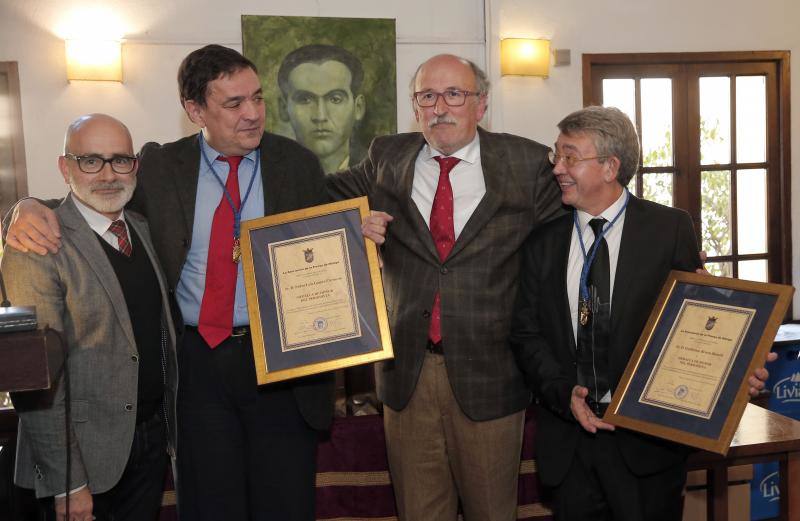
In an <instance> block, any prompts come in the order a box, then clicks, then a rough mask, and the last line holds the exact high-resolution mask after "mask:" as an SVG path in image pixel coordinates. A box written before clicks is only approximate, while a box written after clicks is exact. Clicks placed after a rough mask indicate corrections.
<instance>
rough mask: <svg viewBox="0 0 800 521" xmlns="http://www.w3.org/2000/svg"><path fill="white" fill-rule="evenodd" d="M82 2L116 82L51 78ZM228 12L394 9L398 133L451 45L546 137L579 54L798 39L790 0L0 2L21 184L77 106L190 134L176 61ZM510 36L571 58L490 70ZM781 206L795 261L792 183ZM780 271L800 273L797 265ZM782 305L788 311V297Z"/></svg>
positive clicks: (522, 129)
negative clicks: (104, 43) (107, 48)
mask: <svg viewBox="0 0 800 521" xmlns="http://www.w3.org/2000/svg"><path fill="white" fill-rule="evenodd" d="M86 6H106V8H108V9H113V11H114V12H115V13H116V14H117V15H118V16H119V18H120V19H121V20H122V26H123V27H122V31H123V33H124V36H125V38H126V39H127V44H126V45H125V47H124V55H123V59H124V76H125V83H123V84H114V83H87V82H75V83H72V84H68V83H67V81H66V79H65V78H66V73H65V64H64V49H63V37H64V30H63V29H62V26H63V24H64V21H65V20H67V19H68V18H69V17H70V16H71V15H72V14H73V13H74V12H75V11H76V10H79V9H80V8H83V7H86ZM421 13H424V14H421ZM687 13H691V14H687ZM242 14H263V15H287V16H291V15H297V16H343V17H381V18H395V19H396V20H397V37H398V47H397V64H398V72H397V81H398V100H400V103H399V107H398V129H399V130H400V131H407V130H411V129H413V128H414V121H413V116H412V113H411V111H410V108H409V105H408V104H407V103H405V102H404V100H406V99H407V91H406V85H407V82H408V80H409V78H410V76H411V74H412V73H413V71H414V69H415V68H416V66H417V65H418V64H419V63H420V62H421V61H422V60H424V59H425V58H427V57H428V56H431V55H433V54H437V53H439V52H453V53H456V54H461V55H463V56H466V57H469V58H471V59H473V60H475V61H476V62H477V63H478V64H480V65H484V66H487V70H488V72H489V74H490V77H491V79H492V82H493V85H494V87H493V93H492V97H491V101H490V112H489V122H488V126H489V127H490V128H492V129H493V130H498V131H505V132H511V133H515V134H520V135H524V136H528V137H531V138H533V139H536V140H539V141H542V142H544V143H552V142H553V140H554V137H555V135H556V131H555V124H556V123H557V122H558V121H559V119H560V118H561V117H562V116H563V115H565V114H566V113H568V112H570V111H572V110H575V109H576V108H578V107H580V106H581V103H582V94H581V54H582V53H600V52H666V51H672V52H674V51H725V50H787V49H788V50H795V51H798V50H800V31H797V24H798V22H799V21H800V3H797V2H796V1H794V0H770V1H768V2H752V1H751V0H704V1H698V0H660V1H656V0H605V1H603V2H587V1H585V0H560V1H558V2H553V1H552V0H548V1H543V0H485V2H483V1H482V0H439V1H435V2H434V1H431V0H405V1H391V0H271V1H265V0H228V1H225V2H221V1H219V0H115V1H114V2H102V1H100V0H0V60H3V61H5V60H14V61H17V62H19V67H20V83H21V88H22V110H23V118H24V120H23V125H24V131H25V149H26V162H27V167H28V186H29V190H30V193H31V194H32V195H37V196H55V195H61V194H63V193H64V192H65V187H64V186H63V183H62V182H61V181H60V177H58V176H57V173H56V169H55V160H56V157H57V156H58V154H59V152H60V147H61V140H62V135H63V131H64V128H65V126H66V125H67V124H68V123H69V122H70V121H71V120H72V119H74V118H75V117H76V116H78V115H80V114H83V113H86V112H109V113H111V114H114V115H116V116H117V117H119V118H120V119H122V120H123V121H125V122H126V123H128V125H129V126H130V128H131V130H132V132H133V135H134V140H135V142H136V144H137V145H139V144H142V143H144V142H145V141H149V140H156V141H170V140H174V139H176V138H178V137H180V136H183V135H186V134H188V133H190V132H193V131H194V129H193V128H192V126H191V124H190V123H189V122H188V121H187V120H186V118H185V117H184V115H183V112H182V110H181V108H180V105H179V103H178V98H177V92H176V91H177V89H176V86H175V73H176V70H177V67H178V64H179V63H180V61H181V59H182V58H183V57H184V56H185V55H186V54H187V53H188V52H190V51H191V50H193V49H196V48H197V47H200V46H202V45H204V44H206V43H221V44H224V45H229V46H231V47H233V48H236V49H239V50H241V29H240V15H242ZM484 24H485V25H486V27H487V31H488V38H487V39H486V41H488V46H487V45H485V44H484V41H485V39H484ZM510 36H531V37H548V38H551V39H552V43H553V47H554V48H560V49H571V50H572V65H570V66H567V67H553V68H552V69H551V75H550V78H548V79H540V78H516V77H507V78H501V77H500V73H499V63H498V61H499V60H498V57H499V40H500V38H501V37H510ZM487 56H488V65H487V60H486V57H487ZM791 82H792V84H793V85H794V89H793V93H792V105H793V106H794V107H800V67H796V66H795V67H793V68H792V78H791ZM791 130H792V142H791V145H792V146H791V151H792V156H793V157H795V158H800V110H798V109H795V110H794V112H793V113H792V117H791ZM792 207H793V212H792V214H793V233H792V236H793V241H792V242H793V259H798V258H800V222H798V219H797V218H796V216H797V215H798V212H799V211H800V183H798V182H794V183H793V187H792ZM793 278H794V280H800V269H799V268H798V263H797V262H794V263H793ZM795 315H796V316H798V317H800V296H798V297H796V299H795Z"/></svg>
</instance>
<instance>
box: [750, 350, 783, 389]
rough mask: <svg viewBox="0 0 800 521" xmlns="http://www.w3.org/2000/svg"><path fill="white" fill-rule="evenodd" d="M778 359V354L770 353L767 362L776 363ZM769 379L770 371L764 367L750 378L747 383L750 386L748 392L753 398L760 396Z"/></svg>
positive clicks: (754, 372) (758, 369)
mask: <svg viewBox="0 0 800 521" xmlns="http://www.w3.org/2000/svg"><path fill="white" fill-rule="evenodd" d="M777 359H778V353H774V352H772V351H770V352H769V353H767V362H774V361H775V360H777ZM768 378H769V371H767V370H766V369H765V368H764V367H759V368H757V369H756V370H755V371H753V374H751V375H750V377H749V378H748V379H747V383H748V384H749V385H750V389H748V392H749V393H750V396H751V397H752V398H755V397H756V396H758V394H759V393H760V392H761V390H762V389H764V386H765V385H766V382H767V379H768Z"/></svg>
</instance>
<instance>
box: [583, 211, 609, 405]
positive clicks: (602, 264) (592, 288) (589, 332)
mask: <svg viewBox="0 0 800 521" xmlns="http://www.w3.org/2000/svg"><path fill="white" fill-rule="evenodd" d="M606 222H607V221H606V220H605V219H603V218H597V219H592V220H591V221H589V226H591V228H592V231H593V232H594V237H595V240H594V243H593V244H592V247H591V248H590V249H589V251H588V252H587V255H586V258H587V259H588V258H590V257H591V256H592V253H593V252H594V250H595V249H597V253H596V254H595V257H594V261H593V262H592V266H591V268H590V270H589V277H588V281H587V285H588V286H589V298H590V304H589V306H590V308H591V310H592V313H591V315H590V318H589V322H588V323H587V324H586V325H585V326H582V325H581V324H580V321H578V339H577V347H578V350H577V353H576V356H577V363H578V384H579V385H583V386H585V387H587V388H588V389H589V397H588V401H589V404H590V405H592V406H593V408H594V409H595V412H598V411H599V407H598V406H597V404H598V403H599V402H600V400H601V399H602V398H603V396H605V394H606V393H607V392H608V391H609V385H608V338H609V326H610V318H611V317H610V315H611V313H610V311H611V302H610V298H609V295H610V287H611V284H610V282H609V281H610V275H609V261H608V244H607V243H606V240H605V238H600V235H601V234H602V233H603V225H604V224H605V223H606Z"/></svg>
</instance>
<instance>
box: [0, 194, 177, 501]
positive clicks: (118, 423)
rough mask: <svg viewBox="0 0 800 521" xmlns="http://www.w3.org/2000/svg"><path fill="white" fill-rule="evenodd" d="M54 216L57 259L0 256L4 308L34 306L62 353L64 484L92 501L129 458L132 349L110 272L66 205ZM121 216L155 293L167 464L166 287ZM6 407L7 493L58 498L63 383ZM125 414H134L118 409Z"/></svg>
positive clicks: (131, 221)
mask: <svg viewBox="0 0 800 521" xmlns="http://www.w3.org/2000/svg"><path fill="white" fill-rule="evenodd" d="M56 215H57V216H58V218H59V220H60V222H61V231H62V244H63V246H62V248H61V250H60V251H59V252H58V253H57V254H55V255H46V256H39V255H36V254H30V253H29V254H25V253H20V252H18V251H16V250H14V249H11V248H9V249H7V250H6V251H5V254H4V256H3V260H2V269H3V272H4V274H5V275H6V281H7V283H8V290H9V296H10V297H11V299H12V300H13V301H15V302H17V303H20V304H23V303H24V304H26V305H31V304H32V305H35V306H36V311H37V315H38V320H39V325H40V327H44V326H49V327H50V328H52V329H55V330H57V331H59V332H61V333H62V335H63V338H64V341H65V342H66V343H67V347H68V349H69V362H68V369H69V375H70V389H71V401H70V402H71V408H72V410H71V413H72V421H71V425H70V427H71V433H72V434H71V436H70V437H71V440H70V441H71V443H70V453H71V458H72V472H71V480H70V483H71V488H74V487H76V486H79V485H80V484H82V483H87V482H88V484H89V488H90V490H91V492H92V493H93V494H96V493H101V492H105V491H107V490H108V489H110V488H111V487H113V486H114V485H115V484H116V483H117V482H118V481H119V478H120V477H121V475H122V471H123V469H124V468H125V465H126V463H127V461H128V456H129V454H130V449H131V443H132V441H133V432H134V427H135V423H136V407H135V404H136V401H137V380H138V362H137V359H136V358H137V357H136V355H137V350H136V343H135V340H134V336H133V329H132V326H131V322H130V317H129V315H128V309H127V305H126V304H125V298H124V296H123V294H122V289H121V288H120V285H119V283H118V282H117V277H116V275H115V273H114V270H113V268H112V267H111V263H110V262H109V261H108V258H107V256H106V253H105V252H104V251H103V247H102V246H101V245H100V243H99V242H98V240H97V237H96V235H95V234H94V232H93V231H92V229H91V228H90V227H89V225H88V224H87V223H86V220H85V219H84V218H83V216H82V215H81V214H80V212H79V211H78V209H77V208H76V207H75V203H74V202H73V201H72V199H71V196H67V198H66V199H64V202H63V203H62V204H61V206H60V207H58V208H57V209H56ZM125 215H126V220H127V222H128V225H129V226H131V227H132V228H133V229H134V230H135V231H136V233H137V234H138V236H139V237H140V238H141V240H142V244H143V246H144V249H145V251H146V252H147V256H148V257H149V258H150V260H151V262H152V264H153V269H154V270H155V273H156V276H157V278H158V282H159V289H160V290H161V295H162V309H163V312H162V317H163V319H162V321H163V323H164V325H165V326H166V327H167V329H168V331H169V335H168V337H169V356H168V357H167V358H168V363H167V381H168V386H167V387H168V389H167V392H166V396H165V400H166V403H167V404H168V409H167V411H168V413H167V415H168V417H169V418H168V419H169V420H170V425H169V434H170V451H171V452H172V453H173V454H174V433H175V426H174V422H173V420H174V418H175V410H174V404H175V401H174V398H175V391H176V385H177V377H176V362H175V335H174V328H173V325H172V320H171V318H170V313H169V304H168V300H167V286H166V282H165V278H164V275H163V274H162V272H161V268H160V267H159V265H158V262H157V260H156V256H155V253H154V251H153V247H152V245H151V243H150V234H149V231H148V227H147V223H146V222H145V221H144V220H143V219H142V218H141V217H139V216H138V215H136V214H133V213H131V212H126V214H125ZM12 399H13V400H14V404H15V406H17V412H18V414H19V418H20V423H19V441H18V446H17V464H16V476H15V481H16V483H17V484H18V485H20V486H22V487H26V488H34V489H35V490H36V495H37V497H46V496H52V495H55V494H60V493H63V492H64V485H65V481H66V476H65V465H66V450H67V447H66V435H65V426H64V386H63V379H59V381H58V384H57V385H56V386H54V388H53V389H51V390H49V391H36V392H34V393H19V394H17V395H16V396H13V397H12ZM128 404H132V405H134V406H133V407H126V405H128ZM128 409H130V410H128Z"/></svg>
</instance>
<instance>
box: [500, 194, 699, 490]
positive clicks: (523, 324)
mask: <svg viewBox="0 0 800 521" xmlns="http://www.w3.org/2000/svg"><path fill="white" fill-rule="evenodd" d="M573 226H574V224H573V219H572V215H566V216H564V217H562V218H561V219H558V220H556V221H554V222H552V223H548V224H547V225H546V226H545V227H543V228H542V229H541V230H540V231H538V232H535V233H534V234H533V235H532V236H531V238H530V239H529V240H528V241H527V242H526V243H525V246H524V251H523V264H522V273H521V274H520V290H519V293H518V297H517V303H516V307H515V312H514V320H513V327H512V331H513V332H512V347H513V348H514V351H515V353H516V355H517V358H518V359H519V363H520V366H521V367H522V368H523V370H524V372H525V376H526V379H527V381H528V383H529V384H530V386H531V388H532V389H533V390H534V394H535V396H536V397H537V400H538V402H539V404H540V407H539V408H538V411H537V417H536V446H537V452H536V454H537V458H536V459H537V465H538V470H539V476H540V478H541V479H542V483H544V484H545V485H548V486H555V485H557V484H559V483H560V482H561V480H562V479H563V478H564V476H565V475H566V472H567V470H568V469H569V467H570V463H571V461H572V457H573V454H574V453H575V446H576V444H577V442H578V434H579V432H580V429H581V427H580V425H579V424H578V423H577V422H576V421H575V419H574V418H573V416H572V413H571V412H570V395H571V392H572V388H573V387H574V386H575V385H576V384H577V371H576V365H575V363H576V358H575V351H576V342H575V335H574V333H573V330H572V318H571V314H570V309H569V297H568V295H567V291H566V287H567V258H568V256H569V248H570V242H571V240H572V229H573ZM698 251H699V250H698V247H697V240H696V238H695V234H694V228H693V227H692V220H691V218H690V217H689V215H688V214H687V213H686V212H684V211H683V210H677V209H674V208H668V207H666V206H662V205H659V204H656V203H653V202H650V201H645V200H642V199H637V198H636V197H634V196H631V197H630V200H629V201H628V207H627V209H626V210H625V221H624V224H623V229H622V238H621V242H620V250H619V257H618V260H617V269H616V276H615V279H614V291H613V293H612V296H611V299H612V300H611V328H610V340H609V353H608V356H609V372H610V374H609V375H608V376H609V378H608V380H609V383H610V385H611V391H612V392H613V391H614V389H616V386H617V383H618V382H619V379H620V377H621V376H622V373H623V371H624V370H625V366H626V365H627V363H628V359H629V358H630V356H631V354H632V353H633V350H634V348H635V347H636V342H637V341H638V340H639V335H641V333H642V330H643V329H644V325H645V322H646V321H647V318H648V316H649V315H650V311H651V310H652V309H653V305H654V304H655V301H656V299H657V298H658V294H659V292H660V291H661V286H662V285H663V284H664V281H665V280H666V278H667V275H668V274H669V272H670V270H673V269H676V270H683V271H694V270H695V269H697V268H698V267H699V266H700V265H701V263H700V258H699V253H698ZM614 439H615V440H616V442H617V444H618V446H619V448H620V452H621V453H622V456H623V458H624V459H625V462H626V464H627V465H628V467H629V468H630V469H631V471H632V472H633V473H634V474H636V475H645V474H651V473H654V472H657V471H659V470H663V469H665V468H667V467H668V466H670V465H673V464H676V463H678V462H680V461H681V460H682V458H683V457H685V455H686V452H685V449H684V447H682V446H678V445H674V444H671V443H668V442H665V441H662V440H658V439H656V438H652V437H649V436H644V435H639V434H636V433H634V432H632V431H628V430H626V429H617V430H616V431H615V432H614Z"/></svg>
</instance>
